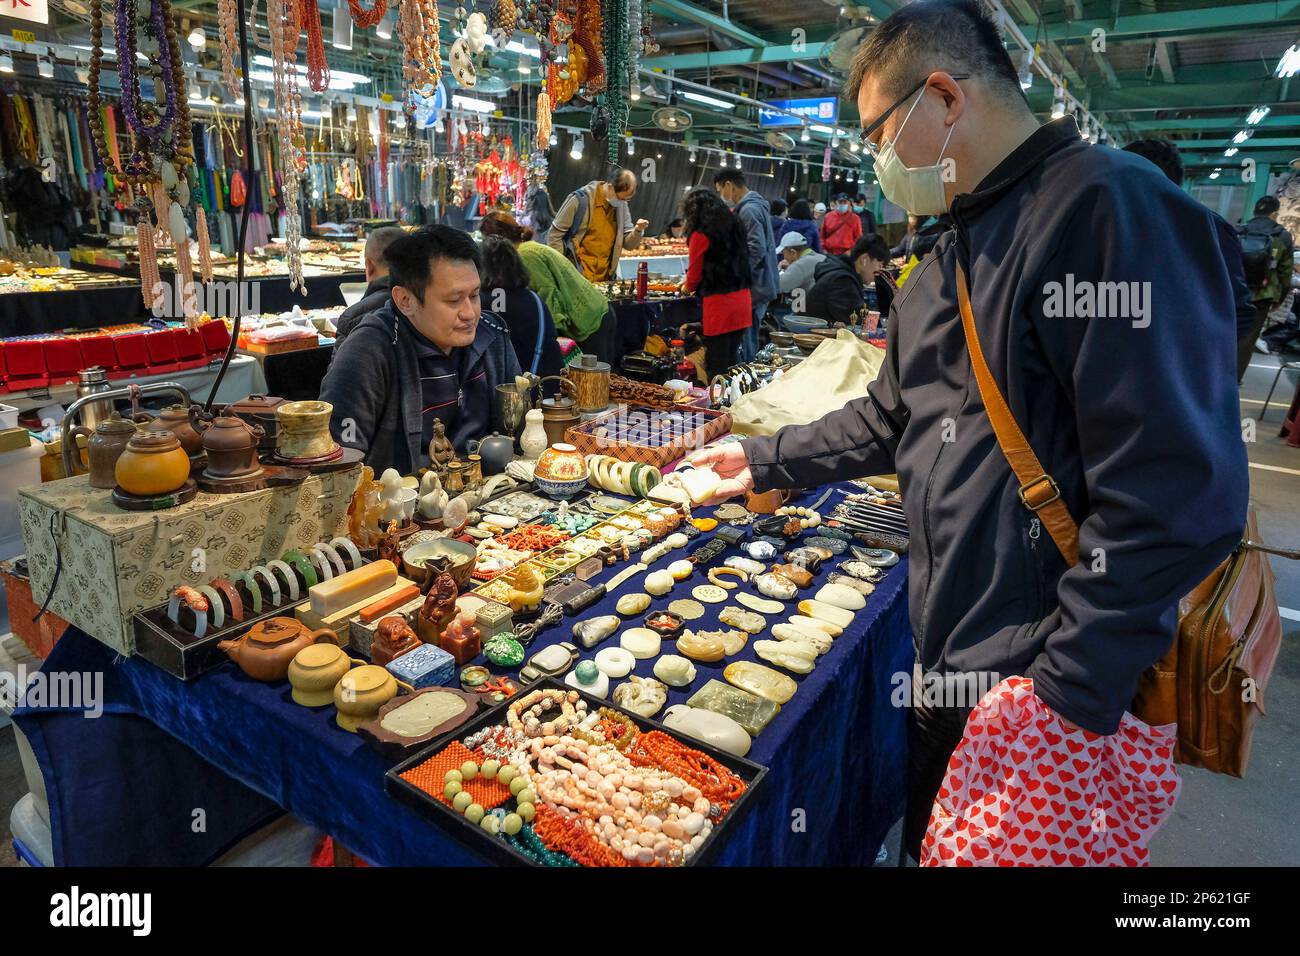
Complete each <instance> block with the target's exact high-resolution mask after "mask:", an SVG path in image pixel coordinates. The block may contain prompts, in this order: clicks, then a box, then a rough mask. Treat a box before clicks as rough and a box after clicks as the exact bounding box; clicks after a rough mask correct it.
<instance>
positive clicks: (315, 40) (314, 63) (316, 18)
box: [294, 0, 330, 93]
mask: <svg viewBox="0 0 1300 956" xmlns="http://www.w3.org/2000/svg"><path fill="white" fill-rule="evenodd" d="M297 6H298V16H299V18H300V19H301V20H302V21H303V25H304V26H305V27H306V28H307V85H308V86H310V87H311V88H312V89H313V90H314V91H315V92H317V93H324V92H325V91H326V90H327V89H329V86H330V65H329V63H327V62H326V60H325V39H324V37H322V36H321V26H320V7H319V6H317V5H316V0H298V4H297ZM294 39H295V42H296V40H297V37H295V38H294Z"/></svg>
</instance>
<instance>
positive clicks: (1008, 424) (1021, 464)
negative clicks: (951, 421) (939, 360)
mask: <svg viewBox="0 0 1300 956" xmlns="http://www.w3.org/2000/svg"><path fill="white" fill-rule="evenodd" d="M957 308H958V310H959V311H960V312H961V327H962V329H963V330H964V331H965V333H966V349H967V351H968V352H969V353H970V364H971V367H972V368H973V369H974V370H975V383H976V384H977V385H978V386H979V390H980V398H981V399H983V400H984V410H985V412H987V413H988V416H989V422H990V423H992V425H993V434H995V435H996V436H997V439H998V445H999V447H1001V449H1002V454H1004V455H1006V458H1007V463H1008V464H1009V465H1010V466H1011V470H1012V471H1013V472H1015V475H1016V480H1017V481H1019V482H1020V503H1021V504H1023V505H1024V506H1025V507H1026V508H1028V509H1029V510H1030V511H1032V512H1034V514H1036V515H1037V516H1038V517H1039V518H1040V519H1041V520H1042V522H1043V526H1044V527H1045V528H1047V533H1048V534H1050V535H1051V536H1052V540H1053V541H1055V542H1056V547H1057V550H1059V551H1060V552H1061V557H1063V558H1065V562H1066V564H1069V565H1075V564H1077V563H1078V562H1079V526H1078V525H1077V524H1075V522H1074V519H1073V518H1072V517H1070V512H1069V509H1067V508H1066V507H1065V502H1063V501H1062V500H1061V489H1060V488H1058V487H1057V485H1056V482H1055V481H1054V480H1053V479H1052V476H1051V475H1049V474H1047V472H1045V471H1044V470H1043V466H1042V464H1041V463H1040V462H1039V461H1038V456H1037V455H1035V454H1034V450H1033V449H1032V448H1030V447H1029V442H1028V441H1027V440H1026V438H1025V433H1024V432H1022V431H1021V430H1020V426H1019V425H1017V424H1016V419H1015V416H1013V415H1012V414H1011V409H1010V408H1009V407H1008V406H1007V400H1006V399H1005V398H1003V396H1002V390H1001V389H999V388H998V383H997V381H996V380H994V378H993V373H992V372H990V371H989V366H988V363H987V362H985V361H984V350H983V349H982V348H981V347H980V339H979V333H978V332H977V331H976V330H975V317H974V316H973V315H972V314H971V309H970V290H969V289H968V288H967V285H966V270H965V269H963V268H962V266H961V263H960V262H959V263H957Z"/></svg>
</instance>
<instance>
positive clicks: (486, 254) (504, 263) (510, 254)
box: [479, 236, 564, 375]
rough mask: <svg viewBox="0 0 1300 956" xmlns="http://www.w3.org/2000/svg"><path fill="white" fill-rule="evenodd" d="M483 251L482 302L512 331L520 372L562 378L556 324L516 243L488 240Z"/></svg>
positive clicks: (496, 238) (499, 237)
mask: <svg viewBox="0 0 1300 956" xmlns="http://www.w3.org/2000/svg"><path fill="white" fill-rule="evenodd" d="M480 247H481V248H482V250H483V277H482V278H483V288H482V291H481V292H480V294H479V301H480V302H482V304H483V308H484V309H486V310H487V311H489V312H491V313H493V314H494V315H496V316H497V317H498V318H500V319H502V320H503V321H504V322H505V323H506V325H507V326H509V327H510V344H511V345H513V346H514V347H515V355H516V356H517V357H518V359H519V366H520V368H522V369H523V370H524V371H525V372H533V373H534V374H536V375H559V374H560V372H561V370H562V369H563V367H564V360H563V358H562V356H561V355H560V346H559V343H558V342H556V341H555V336H556V333H555V322H554V321H553V320H552V319H551V313H550V310H548V309H547V308H546V304H545V303H544V302H542V300H541V298H540V297H538V295H537V293H535V292H533V290H532V289H530V288H529V287H528V285H529V282H528V270H527V269H525V268H524V264H523V262H522V261H521V260H520V258H519V253H517V252H515V247H514V245H513V243H511V242H510V241H509V240H508V239H505V238H503V237H501V236H489V237H487V238H486V239H484V240H483V241H482V243H480Z"/></svg>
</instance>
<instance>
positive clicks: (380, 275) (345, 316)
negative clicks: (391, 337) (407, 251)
mask: <svg viewBox="0 0 1300 956" xmlns="http://www.w3.org/2000/svg"><path fill="white" fill-rule="evenodd" d="M404 235H406V230H405V229H399V228H398V227H397V226H381V227H380V228H378V229H376V230H375V231H374V232H372V233H371V234H370V235H368V236H366V247H365V252H364V253H362V256H363V258H364V260H365V270H366V294H365V295H363V296H362V297H361V300H360V301H359V302H354V303H353V304H352V305H350V306H348V307H347V308H346V309H344V310H343V312H342V314H341V315H340V316H339V317H338V319H336V320H335V322H334V328H335V329H336V330H337V332H336V334H335V336H334V344H335V345H336V346H337V345H338V344H339V343H340V342H342V341H343V339H344V338H346V337H347V334H348V333H349V332H351V331H352V330H353V329H354V328H356V326H357V323H358V322H360V321H361V320H362V319H363V318H365V316H367V315H369V314H370V313H371V312H374V311H375V310H376V309H378V308H379V307H380V306H382V305H383V304H384V303H385V302H387V301H388V297H389V287H390V284H389V280H388V263H386V262H385V261H384V250H386V249H387V248H388V247H389V246H390V245H392V243H393V240H394V239H401V238H402V237H403V236H404Z"/></svg>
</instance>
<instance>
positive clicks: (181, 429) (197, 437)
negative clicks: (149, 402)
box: [144, 405, 203, 459]
mask: <svg viewBox="0 0 1300 956" xmlns="http://www.w3.org/2000/svg"><path fill="white" fill-rule="evenodd" d="M193 418H194V414H193V411H192V410H191V409H190V408H189V407H187V406H185V405H169V406H167V407H166V408H164V409H163V410H162V411H161V412H159V413H158V417H157V418H155V419H154V420H153V421H151V422H150V423H149V424H148V425H146V426H145V427H144V430H145V431H149V432H160V431H169V432H171V433H172V434H173V435H175V436H176V440H177V441H179V442H180V443H181V447H182V448H184V449H185V454H187V455H189V456H190V458H191V459H194V458H197V457H199V456H200V455H202V454H203V435H202V434H201V433H200V432H199V430H198V429H197V428H195V427H194V421H193Z"/></svg>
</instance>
